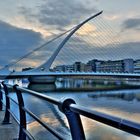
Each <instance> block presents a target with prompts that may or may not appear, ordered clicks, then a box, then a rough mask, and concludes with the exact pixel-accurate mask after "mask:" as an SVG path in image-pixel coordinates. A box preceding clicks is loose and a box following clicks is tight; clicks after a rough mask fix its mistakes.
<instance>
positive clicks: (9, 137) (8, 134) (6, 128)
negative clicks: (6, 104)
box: [0, 111, 19, 140]
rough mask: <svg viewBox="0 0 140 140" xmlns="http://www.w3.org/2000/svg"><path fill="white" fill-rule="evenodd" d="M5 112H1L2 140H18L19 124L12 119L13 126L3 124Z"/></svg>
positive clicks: (0, 129)
mask: <svg viewBox="0 0 140 140" xmlns="http://www.w3.org/2000/svg"><path fill="white" fill-rule="evenodd" d="M4 114H5V111H0V140H13V139H17V138H18V130H19V127H18V124H17V123H16V121H15V120H14V119H13V118H12V117H11V124H2V121H3V118H4Z"/></svg>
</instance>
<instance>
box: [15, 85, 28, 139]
mask: <svg viewBox="0 0 140 140" xmlns="http://www.w3.org/2000/svg"><path fill="white" fill-rule="evenodd" d="M17 86H18V85H14V86H13V88H14V90H15V91H16V95H17V99H18V104H19V113H20V131H19V140H26V134H25V133H24V131H23V129H25V130H26V113H25V111H24V110H23V108H24V100H23V97H22V92H21V91H20V90H18V89H17Z"/></svg>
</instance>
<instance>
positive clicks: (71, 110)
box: [0, 82, 140, 140]
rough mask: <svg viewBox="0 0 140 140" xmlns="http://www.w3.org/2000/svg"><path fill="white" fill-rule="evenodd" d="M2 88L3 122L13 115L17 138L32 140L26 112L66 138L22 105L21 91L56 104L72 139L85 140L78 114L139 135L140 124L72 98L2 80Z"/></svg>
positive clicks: (60, 136) (0, 88)
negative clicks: (16, 109) (12, 105)
mask: <svg viewBox="0 0 140 140" xmlns="http://www.w3.org/2000/svg"><path fill="white" fill-rule="evenodd" d="M2 86H3V90H4V93H5V97H6V105H5V106H6V109H5V116H4V121H3V123H4V124H8V123H10V114H11V115H12V116H13V118H14V119H15V120H16V121H17V122H18V124H19V126H20V127H19V128H20V130H19V140H26V138H28V139H30V140H33V139H34V137H33V136H32V135H31V134H30V133H29V132H28V130H27V124H26V123H27V122H26V113H27V114H28V115H30V116H31V117H32V118H34V119H35V120H36V121H37V122H38V123H40V124H41V125H42V126H43V127H44V128H46V129H47V130H48V131H49V132H50V133H52V134H53V135H54V136H55V137H56V138H58V139H60V140H62V139H66V138H64V136H63V135H62V134H61V133H59V132H58V131H56V130H55V129H54V128H52V127H51V126H49V125H48V124H47V123H45V122H43V121H42V120H41V119H40V118H39V117H37V116H36V115H35V114H34V113H32V112H31V111H30V110H29V109H27V108H26V107H25V106H24V100H23V96H22V93H23V92H24V93H27V94H30V95H32V96H36V97H38V98H40V99H42V100H45V101H47V102H49V103H51V104H53V105H56V106H58V108H59V110H60V111H61V112H62V113H64V114H65V116H66V118H67V120H68V124H69V127H70V131H71V136H72V139H73V140H85V139H86V138H85V133H84V130H83V125H82V121H81V118H80V115H82V116H85V117H87V118H91V119H93V120H96V121H98V122H101V123H104V124H107V125H109V126H112V127H114V128H117V129H120V130H123V131H125V132H128V133H131V134H134V135H136V136H140V124H138V123H135V122H132V121H128V120H125V119H121V118H118V117H114V116H111V115H107V114H104V113H101V112H97V111H94V110H90V109H87V108H86V107H83V106H79V105H77V104H76V103H75V101H74V100H73V99H65V100H57V99H55V98H52V97H49V96H46V95H43V94H41V93H39V92H36V91H32V90H29V89H26V88H22V87H19V86H18V85H14V86H12V85H8V84H4V82H2ZM9 88H12V89H13V90H14V91H15V93H16V95H17V99H18V102H16V101H15V100H14V99H12V98H11V97H10V96H9V93H8V89H9ZM2 98H3V97H2V87H1V86H0V109H1V110H2V104H4V103H3V100H2ZM10 100H11V101H13V102H14V103H16V104H17V105H18V107H19V114H20V121H18V119H17V118H16V116H15V115H14V114H13V113H12V111H11V110H10Z"/></svg>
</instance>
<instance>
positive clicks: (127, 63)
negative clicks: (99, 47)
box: [123, 59, 134, 73]
mask: <svg viewBox="0 0 140 140" xmlns="http://www.w3.org/2000/svg"><path fill="white" fill-rule="evenodd" d="M123 65H124V70H123V72H128V73H133V72H134V61H133V59H124V60H123Z"/></svg>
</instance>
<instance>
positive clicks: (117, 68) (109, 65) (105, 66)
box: [96, 60, 124, 72]
mask: <svg viewBox="0 0 140 140" xmlns="http://www.w3.org/2000/svg"><path fill="white" fill-rule="evenodd" d="M123 68H124V66H123V61H122V60H117V61H111V60H108V61H97V62H96V72H123Z"/></svg>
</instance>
